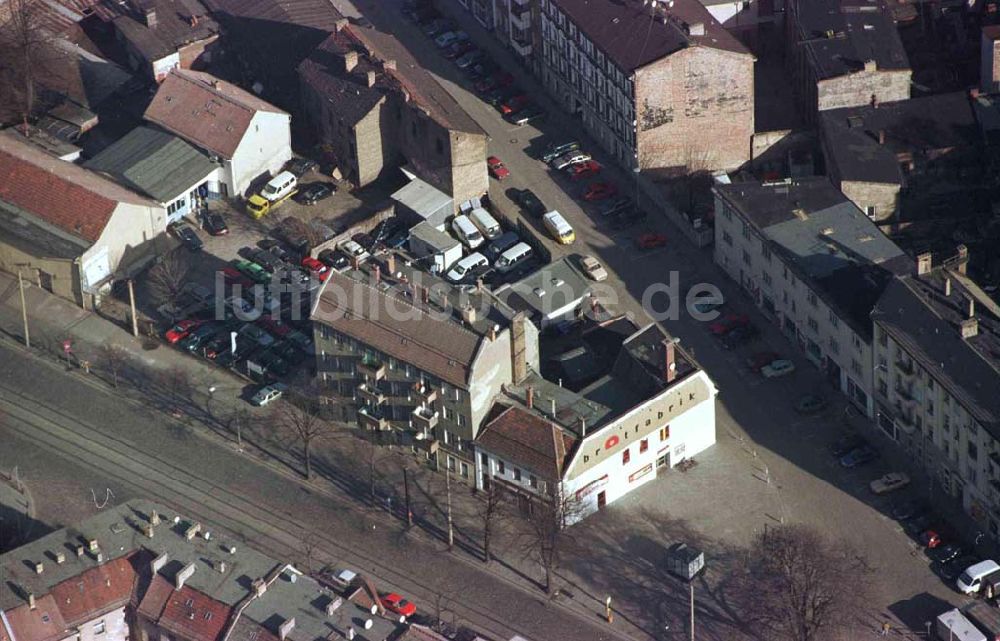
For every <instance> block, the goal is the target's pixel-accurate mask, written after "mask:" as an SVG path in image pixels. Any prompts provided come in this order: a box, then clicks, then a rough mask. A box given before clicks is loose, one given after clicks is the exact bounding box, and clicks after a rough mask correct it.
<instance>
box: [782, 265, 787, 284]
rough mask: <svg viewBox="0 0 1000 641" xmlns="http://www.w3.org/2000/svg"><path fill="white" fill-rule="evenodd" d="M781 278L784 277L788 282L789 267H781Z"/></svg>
mask: <svg viewBox="0 0 1000 641" xmlns="http://www.w3.org/2000/svg"><path fill="white" fill-rule="evenodd" d="M781 276H782V277H783V278H784V279H785V280H788V265H782V266H781Z"/></svg>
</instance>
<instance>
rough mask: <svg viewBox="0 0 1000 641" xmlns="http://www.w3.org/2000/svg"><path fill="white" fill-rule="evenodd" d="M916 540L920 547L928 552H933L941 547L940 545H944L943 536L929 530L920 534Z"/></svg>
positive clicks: (932, 529)
mask: <svg viewBox="0 0 1000 641" xmlns="http://www.w3.org/2000/svg"><path fill="white" fill-rule="evenodd" d="M917 540H918V541H919V542H920V545H922V546H924V547H925V548H927V549H928V550H934V549H936V548H939V547H941V544H942V543H944V536H943V535H942V534H941V532H939V531H938V530H936V529H934V528H930V529H927V530H924V531H923V532H921V533H920V536H918V537H917Z"/></svg>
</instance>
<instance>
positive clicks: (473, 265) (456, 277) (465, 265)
mask: <svg viewBox="0 0 1000 641" xmlns="http://www.w3.org/2000/svg"><path fill="white" fill-rule="evenodd" d="M489 266H490V261H488V260H486V256H483V255H482V254H480V253H479V252H475V253H472V254H469V255H468V256H466V257H465V258H463V259H462V260H460V261H458V262H457V263H455V264H454V265H452V266H451V269H449V270H448V273H447V274H445V275H444V277H445V278H447V279H448V280H450V281H451V282H453V283H458V282H461V281H462V280H463V279H464V278H466V277H468V276H469V274H471V273H472V272H473V271H475V270H477V269H482V268H484V267H489Z"/></svg>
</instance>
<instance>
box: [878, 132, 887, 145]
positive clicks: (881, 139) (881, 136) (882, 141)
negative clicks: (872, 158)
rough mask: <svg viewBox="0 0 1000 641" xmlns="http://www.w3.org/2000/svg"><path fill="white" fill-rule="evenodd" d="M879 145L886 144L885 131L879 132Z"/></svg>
mask: <svg viewBox="0 0 1000 641" xmlns="http://www.w3.org/2000/svg"><path fill="white" fill-rule="evenodd" d="M878 144H880V145H884V144H885V129H879V130H878Z"/></svg>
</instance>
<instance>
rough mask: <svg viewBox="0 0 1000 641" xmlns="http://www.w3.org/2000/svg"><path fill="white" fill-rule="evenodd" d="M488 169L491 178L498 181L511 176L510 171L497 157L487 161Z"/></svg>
mask: <svg viewBox="0 0 1000 641" xmlns="http://www.w3.org/2000/svg"><path fill="white" fill-rule="evenodd" d="M486 168H487V169H488V170H489V172H490V176H492V177H493V178H496V179H497V180H503V179H504V178H506V177H507V176H510V170H509V169H507V167H505V166H504V164H503V161H502V160H500V159H499V158H497V157H496V156H490V157H489V158H487V159H486Z"/></svg>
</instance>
